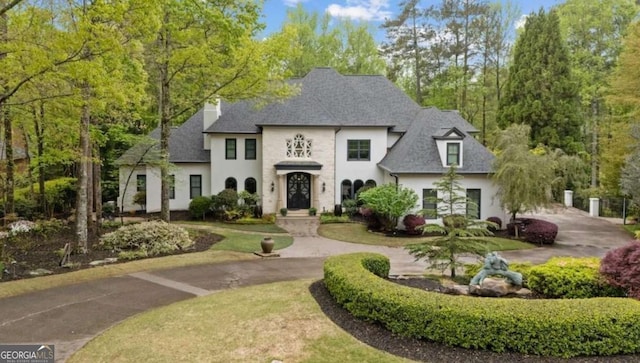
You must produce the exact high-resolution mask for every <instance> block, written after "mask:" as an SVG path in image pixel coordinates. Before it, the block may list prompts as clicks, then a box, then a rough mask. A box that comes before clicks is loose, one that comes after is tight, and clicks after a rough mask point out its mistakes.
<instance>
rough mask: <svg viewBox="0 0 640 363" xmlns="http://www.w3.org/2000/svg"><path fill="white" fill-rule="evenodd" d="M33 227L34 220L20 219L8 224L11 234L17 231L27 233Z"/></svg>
mask: <svg viewBox="0 0 640 363" xmlns="http://www.w3.org/2000/svg"><path fill="white" fill-rule="evenodd" d="M34 228H36V223H35V222H31V221H23V220H20V221H15V222H13V223H11V224H9V233H10V234H11V235H16V234H18V233H27V232H31V230H32V229H34Z"/></svg>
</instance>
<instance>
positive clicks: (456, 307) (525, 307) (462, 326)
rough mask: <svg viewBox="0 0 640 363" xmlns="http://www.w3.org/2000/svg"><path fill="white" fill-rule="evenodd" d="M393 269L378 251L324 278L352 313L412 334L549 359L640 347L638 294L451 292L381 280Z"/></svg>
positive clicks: (348, 258) (346, 260)
mask: <svg viewBox="0 0 640 363" xmlns="http://www.w3.org/2000/svg"><path fill="white" fill-rule="evenodd" d="M388 269H389V260H388V259H387V258H386V257H385V256H382V255H378V254H372V253H355V254H348V255H340V256H334V257H330V258H328V259H327V260H326V262H325V264H324V281H325V284H326V286H327V289H328V290H329V292H330V293H331V294H332V295H333V297H334V298H335V299H336V301H337V302H338V303H339V304H340V305H342V306H344V307H345V308H346V309H347V310H348V311H350V312H351V314H353V315H354V316H356V317H358V318H362V319H366V320H370V321H375V322H379V323H380V324H382V325H383V326H385V327H386V328H387V329H389V330H390V331H392V332H393V333H396V334H400V335H404V336H410V337H414V338H419V339H427V340H431V341H435V342H440V343H444V344H448V345H454V346H460V347H464V348H474V349H486V350H492V351H495V352H504V351H514V352H520V353H523V354H534V355H542V356H559V357H573V356H580V355H585V356H589V355H613V354H631V353H638V352H640V324H637V322H638V321H640V302H638V301H636V300H633V299H628V298H593V299H574V300H527V299H495V298H481V297H468V296H454V295H445V294H440V293H435V292H427V291H421V290H418V289H413V288H409V287H405V286H400V285H397V284H394V283H392V282H389V281H386V280H385V279H383V278H380V277H379V276H386V273H388ZM371 270H374V271H371ZM372 272H374V273H375V274H374V273H372Z"/></svg>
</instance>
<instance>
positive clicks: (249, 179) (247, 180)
mask: <svg viewBox="0 0 640 363" xmlns="http://www.w3.org/2000/svg"><path fill="white" fill-rule="evenodd" d="M249 181H253V187H254V188H255V190H254V191H253V192H252V191H250V190H249V189H247V182H249ZM244 190H246V191H247V192H249V193H251V194H255V193H257V192H258V180H256V178H254V177H252V176H250V177H248V178H246V179H245V180H244Z"/></svg>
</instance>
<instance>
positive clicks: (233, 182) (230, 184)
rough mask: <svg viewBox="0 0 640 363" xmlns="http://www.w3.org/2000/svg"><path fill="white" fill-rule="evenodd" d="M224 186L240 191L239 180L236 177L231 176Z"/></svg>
mask: <svg viewBox="0 0 640 363" xmlns="http://www.w3.org/2000/svg"><path fill="white" fill-rule="evenodd" d="M224 188H225V189H233V190H235V191H238V181H237V180H236V178H231V177H229V178H227V179H226V180H225V181H224Z"/></svg>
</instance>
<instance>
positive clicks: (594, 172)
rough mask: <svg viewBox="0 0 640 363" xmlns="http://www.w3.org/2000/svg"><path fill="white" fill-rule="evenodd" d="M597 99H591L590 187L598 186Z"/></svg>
mask: <svg viewBox="0 0 640 363" xmlns="http://www.w3.org/2000/svg"><path fill="white" fill-rule="evenodd" d="M598 106H599V104H598V100H597V99H593V100H592V101H591V123H592V127H591V187H592V188H597V187H598V117H599V112H598V109H599V107H598Z"/></svg>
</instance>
